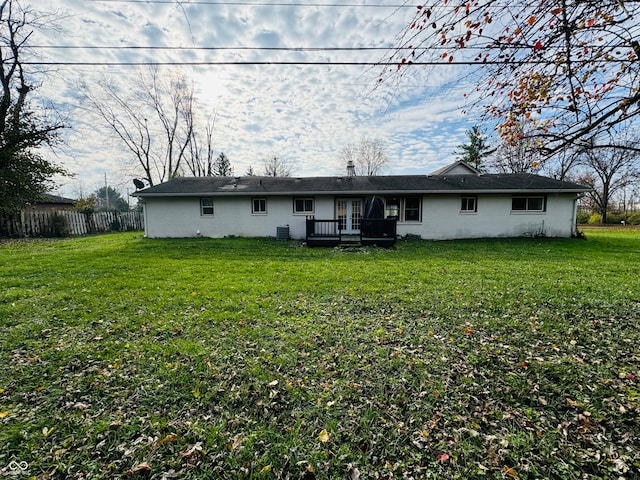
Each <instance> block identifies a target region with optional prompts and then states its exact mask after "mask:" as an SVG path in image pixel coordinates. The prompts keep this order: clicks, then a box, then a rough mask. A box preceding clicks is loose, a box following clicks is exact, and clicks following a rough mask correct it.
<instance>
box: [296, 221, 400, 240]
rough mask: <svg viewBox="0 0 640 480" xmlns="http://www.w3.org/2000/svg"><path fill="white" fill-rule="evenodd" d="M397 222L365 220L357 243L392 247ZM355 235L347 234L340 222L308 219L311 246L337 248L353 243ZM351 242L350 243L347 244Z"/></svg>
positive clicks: (308, 237) (307, 227) (308, 235)
mask: <svg viewBox="0 0 640 480" xmlns="http://www.w3.org/2000/svg"><path fill="white" fill-rule="evenodd" d="M396 225H397V220H396V219H391V218H386V219H375V220H374V219H370V218H363V219H361V221H360V233H359V234H356V235H355V237H356V242H358V243H360V244H362V245H381V246H382V245H384V246H391V245H394V244H395V241H396ZM353 239H354V235H350V234H346V233H345V230H344V228H343V222H342V221H340V220H333V219H331V220H325V219H316V218H314V217H307V221H306V241H307V245H309V246H336V245H341V244H345V243H352V241H353ZM347 240H349V242H347Z"/></svg>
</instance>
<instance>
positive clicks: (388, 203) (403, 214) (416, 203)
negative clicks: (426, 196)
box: [384, 197, 421, 222]
mask: <svg viewBox="0 0 640 480" xmlns="http://www.w3.org/2000/svg"><path fill="white" fill-rule="evenodd" d="M420 204H421V199H420V197H387V198H385V208H384V215H385V217H386V218H395V219H397V220H398V221H399V222H419V221H420V219H421V216H420Z"/></svg>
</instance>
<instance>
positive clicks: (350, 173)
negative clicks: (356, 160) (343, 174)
mask: <svg viewBox="0 0 640 480" xmlns="http://www.w3.org/2000/svg"><path fill="white" fill-rule="evenodd" d="M347 176H348V177H355V176H356V167H355V166H354V165H353V160H349V161H348V162H347Z"/></svg>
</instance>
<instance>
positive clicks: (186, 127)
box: [85, 68, 214, 185]
mask: <svg viewBox="0 0 640 480" xmlns="http://www.w3.org/2000/svg"><path fill="white" fill-rule="evenodd" d="M85 91H86V92H87V93H86V98H87V100H88V101H89V103H90V105H91V106H92V107H93V109H94V110H95V111H96V112H97V113H98V115H99V116H100V117H101V118H102V119H103V121H104V122H105V124H106V125H107V127H108V128H109V129H110V130H111V131H113V132H114V133H115V134H116V136H117V137H118V138H119V139H120V140H121V142H122V143H123V145H124V146H125V147H126V148H127V149H128V150H129V151H130V152H131V153H132V154H133V158H134V160H135V162H136V163H137V166H138V167H140V168H141V169H142V171H143V172H144V178H145V179H146V180H147V181H148V182H149V184H150V185H154V184H156V183H158V182H164V181H166V180H169V179H171V178H173V177H175V176H178V175H181V174H182V173H183V172H184V171H187V172H189V173H190V174H192V175H195V176H202V175H208V174H210V173H211V168H212V165H213V164H212V160H213V149H212V133H213V124H214V122H213V118H212V117H209V121H208V122H207V125H206V127H205V140H204V145H201V144H200V141H199V137H198V134H197V132H196V128H197V125H196V117H195V112H196V107H195V99H194V93H193V91H194V88H193V85H192V84H191V83H190V82H189V81H188V80H187V79H186V77H185V76H184V75H181V74H178V73H173V74H171V75H169V76H167V77H164V76H162V75H160V73H159V72H158V70H157V69H155V68H151V69H150V70H149V71H148V72H145V73H141V74H140V76H139V77H138V79H137V81H136V82H134V84H133V85H130V86H128V88H126V89H124V88H121V87H120V86H119V85H117V84H115V83H113V82H108V81H102V82H100V83H99V84H98V86H97V89H96V90H95V91H96V92H97V93H94V91H91V90H89V89H88V88H86V87H85Z"/></svg>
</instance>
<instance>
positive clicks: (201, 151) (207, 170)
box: [184, 110, 216, 177]
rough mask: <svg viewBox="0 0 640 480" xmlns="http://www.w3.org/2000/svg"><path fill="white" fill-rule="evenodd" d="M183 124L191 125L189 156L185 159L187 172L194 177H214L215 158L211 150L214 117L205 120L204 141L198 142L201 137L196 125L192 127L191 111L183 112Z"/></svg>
mask: <svg viewBox="0 0 640 480" xmlns="http://www.w3.org/2000/svg"><path fill="white" fill-rule="evenodd" d="M184 120H185V122H189V123H190V124H191V125H190V127H189V129H188V130H190V131H191V138H190V140H189V154H188V155H187V156H186V157H185V164H186V167H187V171H188V173H189V174H191V175H192V176H194V177H209V176H212V175H215V173H214V170H215V165H216V158H215V156H214V155H215V153H214V148H213V132H214V126H215V115H213V114H212V115H210V116H209V118H208V119H207V122H206V125H205V130H204V141H202V142H201V141H200V138H201V135H200V133H199V132H200V130H199V129H198V127H197V125H194V123H195V120H194V115H193V110H191V111H189V113H188V114H186V112H185V117H184Z"/></svg>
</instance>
